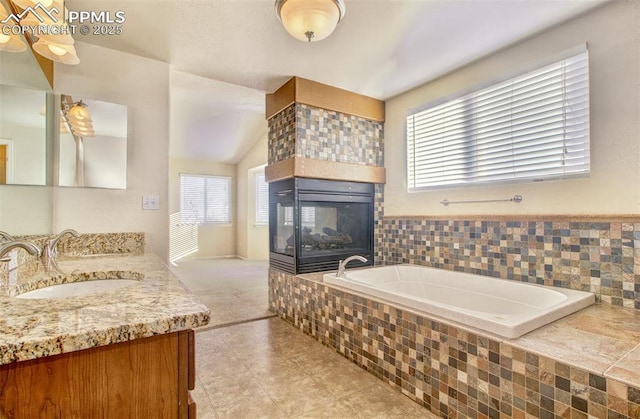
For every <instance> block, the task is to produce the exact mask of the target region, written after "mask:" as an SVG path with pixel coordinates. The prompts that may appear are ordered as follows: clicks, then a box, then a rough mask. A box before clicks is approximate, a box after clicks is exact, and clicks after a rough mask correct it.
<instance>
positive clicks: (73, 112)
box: [67, 102, 91, 122]
mask: <svg viewBox="0 0 640 419" xmlns="http://www.w3.org/2000/svg"><path fill="white" fill-rule="evenodd" d="M67 115H68V116H69V117H70V118H73V119H76V120H78V121H80V122H82V121H91V115H90V114H89V110H88V109H87V107H86V106H85V105H84V104H83V103H82V102H80V103H76V104H75V105H73V107H72V108H71V109H69V112H67Z"/></svg>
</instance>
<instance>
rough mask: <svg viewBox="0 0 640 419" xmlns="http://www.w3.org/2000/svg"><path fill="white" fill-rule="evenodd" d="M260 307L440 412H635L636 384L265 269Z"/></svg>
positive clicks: (638, 402)
mask: <svg viewBox="0 0 640 419" xmlns="http://www.w3.org/2000/svg"><path fill="white" fill-rule="evenodd" d="M269 308H270V310H272V311H274V312H275V313H277V314H278V316H280V317H281V318H282V319H284V320H286V321H287V322H289V323H291V324H293V325H294V326H296V327H297V328H299V329H300V330H301V331H303V332H304V333H306V334H309V335H311V336H313V337H315V338H316V339H318V340H319V341H320V342H322V343H323V344H325V345H327V346H330V347H332V348H334V349H335V350H336V351H337V352H339V353H340V354H342V355H343V356H345V357H346V358H348V359H350V360H352V361H353V362H354V363H356V364H357V365H359V366H361V367H362V368H364V369H366V370H367V371H369V372H371V373H372V374H374V375H375V376H377V377H378V378H380V379H381V380H383V381H385V382H387V383H389V384H391V385H392V386H395V387H396V388H397V389H398V390H400V391H402V393H403V394H405V395H406V396H408V397H410V398H411V399H413V400H414V401H416V402H418V403H420V404H422V405H423V406H425V407H427V408H428V409H430V410H431V411H432V412H434V413H436V414H438V415H440V416H441V417H443V418H456V417H460V418H462V417H465V418H466V417H469V418H487V417H488V418H507V417H513V418H526V417H540V418H554V417H555V418H585V419H586V418H588V417H592V418H600V419H605V418H608V419H624V418H640V389H638V388H635V387H632V386H628V385H626V384H623V383H621V382H618V381H616V380H612V379H609V378H605V377H604V376H601V375H598V374H594V373H591V372H588V371H586V370H584V369H581V368H579V367H576V366H571V365H567V364H565V363H561V362H557V361H555V360H553V359H551V358H548V357H545V356H541V355H538V354H534V353H531V352H528V351H525V350H522V349H518V348H516V347H514V346H513V345H511V344H509V343H506V342H499V341H496V340H493V339H490V338H488V337H485V336H482V335H480V334H475V333H471V332H468V331H466V330H463V329H461V328H457V327H454V326H451V325H447V324H445V323H442V322H438V321H435V320H433V319H430V318H428V317H424V316H421V315H418V314H415V313H413V312H410V311H407V310H402V309H399V308H397V307H394V306H391V305H388V304H385V303H382V302H376V301H373V300H370V299H368V298H365V297H361V296H358V295H354V294H351V293H349V292H346V291H341V290H339V289H336V288H332V287H330V286H327V285H325V284H323V283H320V282H316V281H311V280H307V279H304V278H300V277H296V276H294V275H291V274H287V273H284V272H281V271H278V270H275V269H273V268H271V269H270V270H269Z"/></svg>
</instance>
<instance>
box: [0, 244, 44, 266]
mask: <svg viewBox="0 0 640 419" xmlns="http://www.w3.org/2000/svg"><path fill="white" fill-rule="evenodd" d="M17 248H21V249H24V250H26V251H27V252H29V254H31V255H34V256H40V254H41V253H42V251H41V250H40V248H39V247H38V246H36V245H35V244H33V243H31V242H27V241H23V240H14V241H10V242H7V243H3V244H0V262H9V261H11V258H10V257H8V256H6V255H7V253H9V252H10V251H12V250H13V249H17Z"/></svg>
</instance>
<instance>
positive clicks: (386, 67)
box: [67, 0, 605, 163]
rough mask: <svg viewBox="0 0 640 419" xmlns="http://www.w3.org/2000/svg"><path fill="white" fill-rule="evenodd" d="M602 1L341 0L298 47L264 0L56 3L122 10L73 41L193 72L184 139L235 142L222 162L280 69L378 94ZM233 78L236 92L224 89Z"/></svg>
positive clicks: (233, 157) (234, 152) (279, 80)
mask: <svg viewBox="0 0 640 419" xmlns="http://www.w3.org/2000/svg"><path fill="white" fill-rule="evenodd" d="M603 2H605V1H604V0H346V1H345V3H346V7H347V12H346V16H345V18H344V19H343V21H342V22H341V23H340V25H339V26H338V28H337V29H336V31H335V32H334V33H333V34H332V35H331V36H330V37H329V38H327V39H325V40H323V41H320V42H317V43H310V44H309V43H304V42H300V41H298V40H295V39H294V38H292V37H291V36H289V35H288V34H287V32H286V31H285V30H284V28H283V27H282V25H281V24H280V22H279V20H278V18H277V17H276V15H275V12H274V1H273V0H154V1H150V0H114V1H109V2H106V1H96V0H67V7H68V8H69V9H71V10H105V11H106V10H109V11H112V12H115V11H116V10H123V11H124V12H125V14H126V21H125V22H124V23H123V34H121V35H114V36H95V35H87V36H82V35H76V39H77V40H79V41H83V42H89V43H93V44H97V45H101V46H105V47H108V48H112V49H116V50H120V51H124V52H129V53H133V54H137V55H141V56H144V57H148V58H153V59H156V60H161V61H164V62H167V63H170V64H171V66H172V70H173V71H174V72H178V73H184V74H188V75H193V76H199V78H197V80H196V79H193V80H191V81H187V80H186V79H188V78H189V77H187V76H184V77H182V76H181V80H180V83H179V85H182V86H183V87H184V85H186V86H187V90H184V89H183V92H182V93H178V94H177V95H178V96H180V95H183V96H184V97H182V98H181V100H182V99H184V100H183V101H186V99H187V97H186V96H188V95H189V91H193V90H194V89H193V86H194V83H195V85H199V86H200V87H198V88H197V89H200V93H199V95H198V96H199V98H200V99H201V100H202V101H204V102H205V103H206V102H207V101H209V100H210V101H211V102H212V104H210V106H211V107H213V108H215V109H216V111H215V112H214V113H213V114H212V117H211V118H210V119H208V123H207V125H201V127H200V131H203V132H200V134H198V135H196V134H194V135H196V136H197V137H198V138H200V137H203V138H215V137H218V138H219V136H224V138H228V139H229V141H239V142H240V143H242V144H240V145H237V146H234V147H231V148H230V149H228V150H226V151H225V152H224V153H222V154H220V155H216V153H215V152H213V151H212V150H210V151H211V152H210V153H209V154H211V156H210V158H212V159H217V160H219V161H227V162H232V163H233V162H237V161H238V160H239V158H241V157H242V154H243V153H245V152H246V151H247V149H248V147H250V143H252V141H255V140H256V138H244V139H241V138H240V137H241V136H243V135H244V136H246V135H247V134H248V133H250V135H256V132H260V131H261V129H262V130H263V129H264V127H256V124H257V122H256V121H257V119H256V118H255V115H254V114H255V113H256V112H258V113H260V112H263V111H262V109H261V108H260V109H258V108H257V107H259V106H261V105H262V100H263V93H264V92H272V91H274V90H275V89H277V88H278V87H279V86H281V85H282V84H283V83H284V82H285V81H286V80H288V79H289V78H290V77H291V76H294V75H295V76H300V77H304V78H308V79H311V80H315V81H319V82H321V83H326V84H329V85H333V86H336V87H341V88H344V89H347V90H351V91H354V92H358V93H361V94H365V95H368V96H373V97H376V98H379V99H383V100H384V99H388V98H390V97H393V96H394V95H397V94H399V93H401V92H404V91H406V90H408V89H411V88H413V87H415V86H418V85H420V84H423V83H424V82H426V81H429V80H431V79H434V78H436V77H438V76H440V75H443V74H445V73H447V72H449V71H452V70H453V69H455V68H457V67H460V66H462V65H464V64H466V63H469V62H471V61H473V60H476V59H478V58H480V57H483V56H485V55H488V54H491V53H492V52H494V51H496V50H498V49H500V48H503V47H505V46H507V45H510V44H513V43H514V42H517V41H518V40H521V39H524V38H526V37H528V36H531V35H532V34H535V33H537V32H540V31H543V30H545V29H547V28H549V27H551V26H553V25H556V24H558V23H561V22H563V21H565V20H567V19H569V18H571V17H573V16H576V15H578V14H580V13H583V12H585V11H587V10H589V9H590V8H593V7H595V6H597V5H599V4H602V3H603ZM81 58H82V57H81ZM220 82H223V83H220ZM189 86H191V87H189ZM234 86H239V87H238V89H239V91H238V92H239V93H237V94H233V93H231V91H232V90H233V87H234ZM179 88H182V87H179ZM197 89H196V90H197ZM250 89H254V91H251V90H250ZM254 92H259V93H260V94H259V95H258V94H255V93H254ZM261 96H262V98H261ZM227 98H230V100H229V103H228V104H227V105H228V106H227V105H225V100H226V99H227ZM258 99H260V101H258ZM201 103H202V102H201ZM225 109H226V111H228V114H226V113H225V112H226V111H225ZM243 113H248V114H247V115H248V116H247V115H244V116H242V114H243ZM225 115H226V116H225ZM201 119H202V118H201ZM228 124H236V125H237V124H242V125H243V126H244V128H242V129H239V130H237V129H233V128H231V127H230V126H229V125H228ZM194 130H195V131H198V129H194ZM204 131H206V132H204ZM232 131H233V132H232ZM234 136H235V137H237V138H235V139H232V138H231V137H234ZM198 141H203V140H202V139H200V140H198ZM243 142H244V143H243ZM191 148H193V150H192V151H195V150H196V149H197V148H198V147H197V146H194V147H191ZM200 148H206V146H202V147H200ZM185 152H186V151H185ZM202 152H203V150H200V156H202V155H203V154H202Z"/></svg>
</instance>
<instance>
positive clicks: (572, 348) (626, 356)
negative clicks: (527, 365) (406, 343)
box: [298, 272, 640, 387]
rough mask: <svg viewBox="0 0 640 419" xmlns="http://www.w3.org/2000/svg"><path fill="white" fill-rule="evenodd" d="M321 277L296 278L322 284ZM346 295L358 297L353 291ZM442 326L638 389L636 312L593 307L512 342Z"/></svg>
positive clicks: (639, 341) (638, 316)
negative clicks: (477, 335)
mask: <svg viewBox="0 0 640 419" xmlns="http://www.w3.org/2000/svg"><path fill="white" fill-rule="evenodd" d="M324 273H326V272H320V273H312V274H303V275H298V276H299V277H300V278H304V279H307V280H311V281H319V282H323V279H322V276H323V275H324ZM330 286H333V285H330ZM349 292H351V293H354V294H359V293H358V292H356V291H353V290H350V291H349ZM430 317H434V318H436V319H438V320H439V321H443V319H441V318H437V317H435V316H430ZM444 322H445V323H449V324H452V325H455V326H456V327H459V328H462V329H465V330H469V331H471V332H473V333H480V334H482V335H485V336H488V337H490V338H491V339H493V340H496V341H498V342H504V343H505V344H508V345H510V346H512V347H514V348H518V349H523V350H526V351H528V352H532V353H536V354H538V355H542V356H545V357H547V358H551V359H553V360H556V361H559V362H562V363H565V364H567V365H571V366H575V367H578V368H582V369H584V370H587V371H590V372H592V373H595V374H599V375H602V376H604V377H607V378H611V379H614V380H617V381H620V382H623V383H625V384H627V385H630V386H633V387H640V310H636V309H632V308H623V307H614V306H612V305H610V304H606V303H596V304H594V305H592V306H590V307H587V308H585V309H582V310H580V311H578V312H576V313H573V314H570V315H568V316H566V317H563V318H561V319H559V320H556V321H555V322H552V323H549V324H547V325H546V326H542V327H540V328H538V329H536V330H533V331H531V332H529V333H527V334H525V335H523V336H521V337H519V338H516V339H506V338H503V337H499V336H497V335H493V334H491V333H487V332H483V331H478V330H474V329H471V328H468V327H465V326H461V325H460V324H457V323H454V322H451V321H448V322H447V321H446V320H444Z"/></svg>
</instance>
